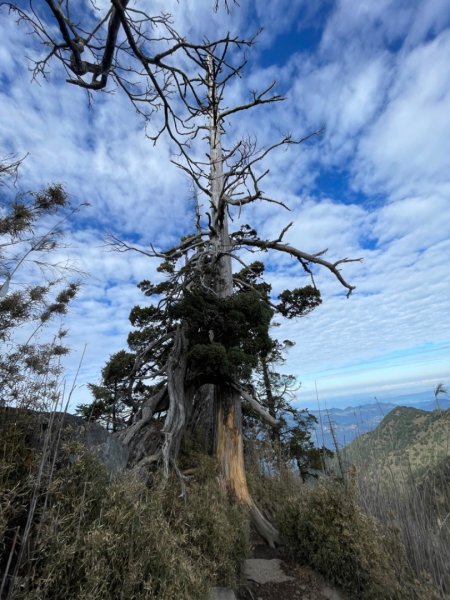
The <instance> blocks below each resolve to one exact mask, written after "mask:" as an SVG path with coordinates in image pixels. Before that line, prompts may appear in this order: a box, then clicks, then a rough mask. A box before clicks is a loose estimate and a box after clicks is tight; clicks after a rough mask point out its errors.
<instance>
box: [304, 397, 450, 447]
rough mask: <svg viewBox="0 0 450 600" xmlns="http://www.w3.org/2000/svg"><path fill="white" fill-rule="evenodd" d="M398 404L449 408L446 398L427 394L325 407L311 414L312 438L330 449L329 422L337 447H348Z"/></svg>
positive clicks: (317, 443)
mask: <svg viewBox="0 0 450 600" xmlns="http://www.w3.org/2000/svg"><path fill="white" fill-rule="evenodd" d="M398 406H410V407H412V408H417V409H421V410H425V411H433V410H435V409H436V408H440V409H441V410H446V409H449V408H450V399H448V398H440V399H439V401H438V404H437V403H436V399H435V398H432V399H430V397H429V394H422V393H418V394H410V395H407V396H394V397H392V398H387V399H386V400H385V401H384V402H372V403H364V404H358V405H355V406H347V407H346V408H328V409H326V410H321V411H316V410H312V411H311V413H312V414H313V415H314V416H315V417H316V418H317V421H318V423H317V425H316V427H315V431H314V440H315V442H316V445H318V446H322V445H324V446H326V447H327V448H330V449H331V450H334V442H333V436H332V435H331V430H330V422H331V425H332V427H333V430H334V434H335V436H336V440H337V443H338V446H339V447H340V448H342V447H344V446H348V445H349V444H350V443H351V442H352V441H353V440H354V439H355V438H357V437H359V436H361V435H363V434H364V433H368V432H369V431H373V430H374V429H375V428H376V427H377V425H379V424H380V423H381V421H382V420H383V418H384V417H385V416H386V415H387V414H388V413H389V412H390V411H391V410H393V409H394V408H397V407H398Z"/></svg>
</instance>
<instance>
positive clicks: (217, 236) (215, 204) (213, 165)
mask: <svg viewBox="0 0 450 600" xmlns="http://www.w3.org/2000/svg"><path fill="white" fill-rule="evenodd" d="M208 68H209V89H208V96H209V143H210V161H211V162H210V191H211V214H212V223H211V224H212V234H211V242H212V244H213V246H214V249H215V256H214V260H215V269H214V275H215V276H214V280H213V282H212V283H213V286H214V290H215V292H216V293H217V295H218V296H219V297H220V298H227V297H228V296H231V295H232V294H233V271H232V264H231V255H230V254H231V243H230V237H229V230H228V213H227V206H226V201H225V198H224V189H223V188H224V177H223V153H222V144H221V122H220V116H219V115H220V112H219V102H218V99H217V96H216V91H215V85H216V75H215V71H214V63H213V59H212V58H210V60H209V61H208ZM215 410H216V419H215V432H214V439H215V453H216V457H217V459H218V462H219V467H220V469H221V475H222V477H223V481H224V484H225V487H226V489H227V490H228V493H229V494H230V496H231V497H232V498H234V499H235V500H237V501H238V502H241V503H242V504H244V505H245V506H247V507H248V509H249V512H250V516H251V519H252V521H253V524H254V526H255V528H256V530H257V531H258V533H259V534H260V535H261V536H262V537H263V538H264V539H265V540H266V541H267V543H268V544H269V545H270V546H272V547H273V546H274V545H275V544H276V543H277V542H278V541H279V534H278V531H277V530H276V529H275V527H273V525H272V524H271V523H269V521H268V520H267V519H266V518H265V517H264V516H263V514H262V513H261V511H260V510H259V509H258V508H257V506H256V504H255V503H254V501H253V499H252V497H251V496H250V492H249V490H248V485H247V476H246V473H245V465H244V439H243V435H242V411H241V397H240V394H239V393H238V392H237V391H236V390H234V389H233V388H232V387H231V386H229V385H227V384H226V383H224V384H219V385H216V386H215Z"/></svg>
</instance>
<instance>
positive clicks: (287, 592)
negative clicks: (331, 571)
mask: <svg viewBox="0 0 450 600" xmlns="http://www.w3.org/2000/svg"><path fill="white" fill-rule="evenodd" d="M283 579H284V580H283ZM236 596H237V598H239V600H284V599H286V600H348V598H347V597H346V596H345V595H344V594H343V593H342V592H340V591H338V590H337V589H336V588H334V587H333V586H331V585H329V584H327V583H326V582H325V580H324V579H323V578H322V577H321V576H320V575H319V574H318V573H316V572H314V571H313V570H312V569H311V568H310V567H308V566H300V565H295V564H293V563H290V562H288V561H286V560H284V559H283V557H282V555H281V553H280V551H279V550H278V549H272V548H269V547H268V546H263V545H256V546H255V547H254V550H253V558H252V559H250V560H249V561H246V562H245V563H244V566H243V576H242V583H241V586H240V588H239V590H238V591H237V593H236Z"/></svg>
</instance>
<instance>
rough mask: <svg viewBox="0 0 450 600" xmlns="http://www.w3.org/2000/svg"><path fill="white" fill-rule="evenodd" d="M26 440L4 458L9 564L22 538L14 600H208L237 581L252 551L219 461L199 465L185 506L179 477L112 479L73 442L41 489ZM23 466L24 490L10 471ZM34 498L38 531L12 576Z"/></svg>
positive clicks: (0, 510)
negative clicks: (212, 591) (213, 590)
mask: <svg viewBox="0 0 450 600" xmlns="http://www.w3.org/2000/svg"><path fill="white" fill-rule="evenodd" d="M19 438H20V435H19V434H18V433H17V432H14V435H13V436H12V437H11V440H12V441H13V442H14V448H16V450H20V449H21V448H22V449H24V450H23V451H19V452H16V453H15V454H13V455H11V454H8V453H6V454H3V456H2V459H3V460H2V468H0V475H2V477H1V478H0V483H2V491H4V492H7V493H4V494H2V497H1V499H0V515H1V517H0V528H1V529H0V533H2V534H3V533H5V534H7V535H5V536H4V538H3V539H4V543H3V545H2V546H0V560H1V561H2V564H6V563H7V561H8V558H9V556H10V554H11V547H12V544H13V537H14V533H15V531H16V529H17V526H18V527H19V531H20V534H19V536H18V542H17V545H16V549H15V551H14V553H13V560H12V565H11V568H10V570H9V578H8V585H9V584H10V583H11V582H12V583H13V586H14V589H13V596H12V597H14V598H15V599H17V600H38V599H39V600H50V599H51V600H60V599H61V600H62V599H66V598H71V599H74V600H89V599H92V600H94V599H95V600H103V599H104V600H106V599H108V600H109V599H114V598H120V599H121V600H132V599H137V598H139V599H142V600H146V599H149V600H150V599H153V598H168V599H169V598H170V599H171V600H177V599H180V600H187V599H193V600H196V599H199V600H200V599H202V600H203V599H204V598H205V597H206V596H207V592H208V588H209V587H211V586H212V585H214V584H215V583H216V582H219V581H220V582H222V583H233V582H235V580H236V574H237V571H238V567H239V565H240V562H241V560H242V558H243V557H244V556H245V554H246V550H247V547H248V535H247V527H246V522H247V518H246V514H245V513H244V512H242V511H241V510H240V509H239V508H238V507H236V506H233V505H232V504H231V503H230V502H229V501H228V498H227V496H226V493H225V492H224V491H223V490H222V488H221V486H220V484H219V482H218V480H217V477H216V474H217V473H216V466H215V463H214V462H213V461H212V460H210V459H209V460H206V459H204V460H203V461H198V460H197V459H196V462H197V463H199V462H200V466H199V467H197V469H196V472H195V477H194V478H193V479H192V480H191V481H190V482H189V485H188V495H187V500H186V501H184V500H183V499H182V498H180V486H179V482H178V481H177V480H175V479H174V480H169V481H168V482H167V481H166V482H164V481H163V480H162V478H160V477H158V476H155V479H154V481H153V483H152V485H151V487H149V486H148V485H146V484H145V483H144V482H143V481H142V480H141V479H138V478H137V476H135V475H133V474H132V473H130V472H128V473H124V474H123V475H122V476H121V477H119V478H118V479H117V480H115V481H113V482H110V481H109V480H108V477H107V474H106V472H105V469H104V467H103V466H102V465H101V464H100V463H98V461H97V460H96V458H94V457H93V456H92V455H91V454H89V453H88V452H87V451H86V450H85V449H84V448H83V447H82V446H81V445H80V444H77V443H70V444H68V445H66V446H64V447H63V448H62V450H60V452H59V453H58V456H57V457H56V460H55V461H54V462H53V458H52V457H51V458H50V460H49V464H50V466H51V465H52V464H54V465H55V471H54V472H53V477H52V478H51V480H50V477H49V476H48V475H49V473H48V472H47V467H46V468H45V471H46V476H45V477H41V478H40V479H39V482H40V485H39V486H38V487H37V481H38V478H37V475H36V474H37V472H38V470H39V469H40V468H41V465H42V464H43V462H41V461H40V460H39V456H38V451H37V450H36V449H34V454H33V460H32V461H31V462H30V461H29V456H28V449H27V445H26V444H25V439H24V438H23V437H22V439H21V440H20V439H19ZM11 448H12V446H11ZM46 464H47V463H46ZM20 465H22V468H21V470H20V469H19V472H20V480H21V482H20V483H19V481H18V479H16V478H15V477H13V473H14V472H15V466H20ZM27 465H28V466H27ZM47 466H48V465H47ZM27 469H28V471H27ZM33 497H35V498H36V499H37V502H36V504H35V507H34V508H33V510H32V513H31V515H32V521H31V523H32V527H31V531H30V535H29V536H28V540H27V543H26V544H24V545H23V553H22V557H21V560H20V564H19V565H18V567H17V569H15V565H17V556H18V552H20V546H21V541H23V540H24V534H23V532H24V530H25V523H26V521H27V515H29V514H30V513H29V511H30V506H32V503H31V499H32V498H33ZM5 581H6V580H5ZM0 584H1V579H0ZM7 588H8V586H6V585H5V590H7Z"/></svg>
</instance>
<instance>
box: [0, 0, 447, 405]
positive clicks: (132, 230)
mask: <svg viewBox="0 0 450 600" xmlns="http://www.w3.org/2000/svg"><path fill="white" fill-rule="evenodd" d="M413 4H414V3H410V2H406V1H401V0H395V1H394V0H383V1H382V2H378V3H374V2H371V1H370V2H369V0H365V1H364V2H360V3H357V5H355V3H354V2H353V1H350V0H340V1H338V2H336V3H335V9H334V11H333V12H332V13H331V15H330V17H329V18H328V21H327V22H326V23H325V22H320V27H322V28H323V30H324V33H323V37H322V42H321V45H320V47H319V49H318V50H317V51H316V52H315V53H314V54H312V53H308V52H307V51H306V50H305V49H303V51H302V53H301V54H294V55H293V56H292V57H291V58H290V60H288V57H287V58H286V61H285V62H284V66H283V68H275V67H268V68H264V69H263V68H260V67H258V64H257V62H256V61H255V63H254V64H252V67H251V68H252V70H251V71H250V73H249V76H248V78H245V79H243V80H242V81H239V82H237V83H236V84H235V85H233V86H232V87H231V89H230V91H229V94H228V96H227V101H229V102H230V103H231V102H232V101H234V100H238V101H242V100H243V99H244V98H246V97H248V95H247V94H248V90H249V89H257V88H259V87H260V86H264V85H268V84H269V83H270V82H271V81H272V80H273V79H278V80H279V81H280V85H281V87H282V89H283V91H285V92H286V95H287V96H288V98H289V99H288V101H287V102H285V103H283V104H279V105H276V106H274V107H271V108H267V107H266V108H264V107H258V109H257V110H256V111H255V112H254V113H253V114H248V115H240V117H239V119H238V118H233V119H232V120H231V123H232V126H233V128H234V129H233V134H232V136H236V135H238V134H245V133H251V134H253V133H255V132H256V133H257V134H258V140H259V142H260V143H261V144H262V145H267V144H269V143H273V141H274V140H275V139H278V138H279V137H280V136H281V135H283V134H285V133H287V132H293V133H294V134H295V135H297V134H304V133H306V132H308V131H311V130H312V129H314V128H316V127H317V126H320V125H322V124H324V125H326V128H327V129H326V132H325V135H324V136H323V138H321V139H320V140H317V141H316V142H315V143H311V144H306V145H302V146H300V147H297V146H295V147H291V148H289V149H288V150H287V151H286V152H278V153H276V154H274V155H273V156H272V157H271V158H270V159H269V160H267V161H266V166H267V167H270V171H271V172H270V174H269V176H268V177H267V179H266V181H265V182H264V185H263V189H264V190H265V191H266V192H267V193H268V194H269V195H271V196H273V197H276V198H280V199H281V200H287V201H288V203H289V204H290V205H291V206H292V209H293V210H292V212H291V213H288V212H286V211H283V210H281V209H279V208H278V207H275V206H274V205H267V206H261V207H250V208H249V209H248V210H246V211H243V215H242V216H241V218H240V219H238V220H237V221H236V226H238V223H246V222H251V223H255V225H256V228H257V229H258V231H259V232H260V233H261V235H263V236H265V237H268V238H273V237H276V236H277V235H278V234H279V233H280V231H281V230H282V229H283V227H284V226H285V225H287V223H289V222H290V221H294V225H293V226H292V228H291V229H290V231H289V232H288V233H287V234H286V240H287V241H288V242H290V243H292V244H295V245H297V246H299V247H301V248H302V249H304V250H306V251H309V252H317V251H319V250H323V249H324V248H329V252H328V254H327V257H328V258H329V259H330V260H337V259H339V258H342V257H346V256H348V257H360V256H361V257H363V258H364V262H363V263H362V264H360V263H353V264H348V265H343V267H342V270H343V273H344V274H345V277H346V278H347V280H349V281H350V282H351V283H353V284H356V285H357V291H356V292H355V294H354V295H353V296H352V297H351V298H350V299H349V300H345V290H342V288H341V287H340V286H339V284H338V283H337V282H336V281H335V279H334V278H333V276H332V275H330V274H329V273H326V272H324V271H320V272H318V274H317V282H318V285H319V287H320V288H321V290H322V292H323V295H324V304H323V305H322V306H321V307H320V308H319V309H317V310H316V311H314V312H313V313H312V314H311V315H310V316H309V317H307V318H305V319H302V320H300V321H298V322H289V323H284V324H283V325H282V327H281V328H280V329H279V331H277V332H276V333H277V335H279V337H280V338H281V339H284V338H290V339H294V340H295V341H297V345H296V346H295V348H294V349H293V350H292V351H291V352H290V356H289V361H288V364H287V366H286V370H287V371H288V372H294V373H297V374H298V376H299V378H300V380H303V381H304V382H305V389H306V391H308V390H312V391H313V382H314V380H315V379H318V380H320V382H321V383H320V385H321V386H324V389H326V391H327V393H329V394H333V393H336V392H337V391H339V392H342V391H344V390H345V386H346V385H347V386H351V385H353V386H354V387H355V389H356V388H358V389H359V388H361V389H362V388H363V387H364V385H366V387H369V384H370V386H372V387H373V386H375V385H376V383H377V381H378V383H379V385H380V388H381V387H388V386H391V385H405V386H406V384H407V383H408V382H409V383H410V384H411V382H412V381H416V382H424V381H427V382H429V381H431V380H432V379H433V378H435V377H439V376H441V375H442V376H444V375H445V373H447V375H448V369H447V371H445V368H446V367H445V364H446V363H445V360H447V358H448V353H447V354H445V353H439V351H438V350H436V351H435V350H433V351H432V352H431V351H428V350H423V351H422V354H420V353H419V351H418V350H417V351H414V349H417V348H422V347H425V346H426V347H430V348H436V347H437V346H438V345H439V344H443V343H445V342H448V341H449V337H450V322H449V316H448V315H449V314H450V311H449V298H450V282H449V280H450V278H449V277H448V266H447V257H448V255H449V251H450V242H449V239H450V211H449V210H448V197H449V192H450V181H449V170H448V156H450V147H449V140H450V117H449V115H450V112H449V110H448V107H449V106H450V97H449V94H450V91H449V90H450V68H449V65H448V60H446V58H447V56H448V55H449V50H450V36H449V31H448V29H447V28H448V23H449V18H450V15H449V12H450V11H449V9H448V3H447V2H443V1H440V0H427V1H425V2H422V3H420V9H419V7H418V5H417V6H416V5H414V6H413ZM152 6H153V8H155V10H156V9H157V8H158V7H159V8H165V9H167V8H170V9H173V10H174V12H175V13H176V14H175V20H176V22H177V23H178V24H179V27H180V29H181V30H182V31H183V32H186V33H190V34H194V35H196V36H198V35H200V33H201V29H202V28H204V31H205V30H206V31H207V32H213V33H214V34H215V33H216V32H217V31H223V30H227V29H229V30H230V31H231V32H232V33H233V31H236V30H237V29H239V30H240V31H249V30H252V29H254V26H255V24H256V23H257V22H260V21H261V22H263V21H265V23H262V24H267V25H269V26H270V27H268V34H267V35H266V37H264V38H262V40H261V44H260V48H259V49H260V50H261V49H262V48H264V47H270V44H271V43H272V41H273V39H274V37H275V36H276V35H279V34H280V32H282V31H283V30H284V29H285V28H286V29H287V28H289V29H291V28H292V24H293V23H297V22H298V23H297V24H298V25H299V26H301V19H302V15H305V11H306V10H307V6H309V4H308V5H306V4H305V3H304V2H300V1H296V2H291V3H289V2H284V1H283V2H278V3H272V4H271V5H270V6H269V7H268V8H267V3H266V4H262V3H257V5H256V8H254V7H253V5H251V4H250V3H249V4H246V5H245V6H244V7H243V8H242V9H240V10H239V9H237V8H233V10H232V13H231V15H227V14H226V13H225V12H224V11H223V10H222V11H219V13H216V14H214V13H212V11H211V2H210V0H201V2H194V1H191V2H187V3H177V2H175V1H174V2H172V3H171V4H170V5H168V4H167V3H166V2H162V0H161V1H159V0H158V2H157V3H156V4H154V5H152ZM306 17H307V18H309V19H312V20H313V22H315V21H314V20H315V19H321V18H323V17H322V16H321V15H320V13H317V14H314V15H313V16H311V15H309V17H308V15H307V14H306ZM0 36H1V39H2V47H1V49H0V62H1V64H2V73H3V79H2V80H1V83H0V112H1V114H2V115H7V118H4V117H2V119H1V120H0V141H1V144H2V146H3V148H4V150H5V152H12V151H15V152H17V153H19V154H24V153H25V152H27V151H29V152H30V157H29V159H28V160H27V161H26V162H25V164H24V167H23V171H22V180H21V181H22V185H23V186H24V187H25V188H28V189H38V188H39V187H42V186H43V185H45V184H46V183H49V182H52V181H61V182H62V183H64V185H65V186H66V187H67V189H68V191H69V192H70V193H71V195H72V196H73V197H74V200H75V201H78V202H79V201H84V200H88V201H90V203H91V205H90V207H88V208H85V209H83V210H82V211H81V213H80V216H79V218H78V219H77V220H76V221H74V222H73V223H71V224H69V226H68V237H69V241H70V243H71V249H69V252H70V255H71V256H72V258H73V257H74V258H75V259H76V261H77V264H78V265H79V268H80V269H81V270H83V271H88V272H89V273H90V278H88V279H87V280H86V281H85V283H84V286H83V288H82V291H81V293H80V296H79V299H78V300H77V301H76V302H75V303H74V306H73V310H72V311H71V313H70V315H69V318H68V324H69V327H70V342H71V344H72V346H73V347H74V349H75V353H74V355H73V357H72V358H71V359H70V363H69V367H70V371H69V372H70V373H71V374H73V372H74V369H75V365H76V363H77V361H78V357H79V356H80V353H81V351H82V348H83V346H84V344H85V343H87V344H88V346H87V351H86V356H85V359H84V363H83V366H82V369H81V375H80V383H84V382H86V381H91V382H92V381H96V380H97V378H98V376H99V372H100V369H101V367H102V366H103V364H104V362H105V360H106V358H107V357H108V356H109V354H111V353H112V352H115V351H117V350H119V349H120V348H122V347H123V346H124V344H125V339H126V335H127V332H128V330H129V324H128V313H129V311H130V309H131V308H132V306H133V305H134V304H135V303H138V302H142V301H144V300H145V298H144V296H143V295H142V294H141V293H140V292H139V290H138V289H137V288H136V283H137V282H138V281H140V280H141V279H143V278H149V279H152V278H155V277H156V276H157V274H156V272H155V268H156V264H155V263H154V262H152V261H150V260H148V259H147V258H146V257H144V256H143V255H139V254H132V253H128V254H115V253H111V252H108V251H107V249H106V248H104V236H105V234H106V233H107V231H108V230H112V231H113V232H115V233H116V234H118V235H121V236H123V237H127V236H129V237H131V238H132V239H133V240H134V241H135V242H136V243H137V244H139V245H142V246H141V247H144V245H145V244H149V243H150V242H155V243H157V244H160V245H169V244H172V243H174V242H175V241H176V239H177V237H178V235H179V234H180V233H185V232H186V231H188V230H189V229H191V228H192V225H193V223H194V220H193V215H192V210H191V208H192V204H190V201H189V197H190V191H189V183H188V181H187V180H186V179H185V177H184V175H182V174H181V173H180V172H179V171H178V170H177V169H176V168H175V167H174V166H173V165H172V164H171V163H170V156H171V148H170V145H169V143H168V141H167V140H166V139H165V138H164V137H163V138H161V140H160V141H159V142H158V145H157V146H156V147H153V146H152V144H151V143H150V142H149V140H147V139H146V138H145V135H144V131H143V127H142V122H141V120H140V119H139V118H138V116H137V115H135V113H134V111H133V109H132V108H131V107H130V106H129V104H128V103H127V101H126V99H125V98H124V97H122V96H121V95H120V94H119V93H116V94H114V95H100V96H96V97H95V99H94V103H93V107H92V109H89V107H88V105H87V102H86V96H85V94H84V93H82V92H81V91H80V90H78V89H76V88H74V87H71V86H68V85H66V84H65V83H64V82H63V81H62V80H61V79H60V76H59V74H58V72H57V70H55V71H53V72H52V73H51V75H50V76H49V80H48V81H42V82H41V85H37V84H31V83H30V73H29V72H28V71H27V70H26V63H25V60H24V54H28V55H33V52H34V50H33V48H32V47H31V46H32V38H30V37H29V36H25V35H24V32H23V30H21V29H17V28H16V27H15V25H13V23H12V21H11V20H10V19H7V18H3V19H2V21H0ZM210 37H212V34H211V35H210ZM18 47H20V48H26V52H25V53H23V52H17V48H18ZM258 52H259V50H258V49H257V55H258ZM225 143H227V142H226V140H225ZM333 168H335V169H338V170H340V171H341V172H345V174H346V177H347V180H346V183H343V179H341V180H340V185H341V189H339V188H338V189H337V190H336V192H335V193H332V192H330V191H329V190H327V191H325V192H323V191H321V190H317V189H316V188H315V181H316V178H317V176H318V175H319V174H323V173H325V174H328V173H329V172H330V170H332V169H333ZM361 192H363V194H362V193H361ZM351 194H353V196H351ZM342 195H349V198H342ZM350 196H351V197H350ZM343 199H345V203H343V202H342V200H343ZM252 258H255V256H253V257H252ZM264 258H267V256H264ZM268 276H269V278H270V279H271V281H272V283H273V286H274V291H276V292H279V291H281V290H282V289H284V288H285V287H288V286H292V284H293V283H294V285H299V284H302V285H303V284H304V283H305V282H306V281H305V279H304V274H303V273H302V270H301V268H300V266H299V265H298V264H296V263H295V264H294V263H293V262H292V261H291V260H290V259H289V258H287V257H278V258H275V257H273V256H271V257H270V258H269V272H268ZM298 282H299V283H298ZM427 344H428V345H429V346H427ZM427 352H428V354H427ZM395 353H399V354H400V355H402V353H403V356H405V357H406V358H404V359H402V360H403V362H402V361H401V360H398V361H397V359H395V358H393V355H394V354H395ZM427 357H428V358H427ZM443 357H444V358H443ZM396 361H397V362H396ZM396 369H397V370H396ZM417 384H418V385H419V383H417ZM421 385H422V384H421ZM423 385H425V384H424V383H423ZM427 385H428V383H427ZM75 396H76V401H81V400H83V399H84V400H85V399H86V392H85V390H80V391H79V392H77V393H76V394H75Z"/></svg>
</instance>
